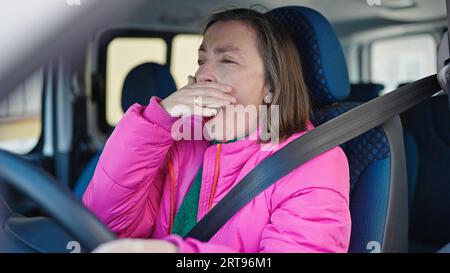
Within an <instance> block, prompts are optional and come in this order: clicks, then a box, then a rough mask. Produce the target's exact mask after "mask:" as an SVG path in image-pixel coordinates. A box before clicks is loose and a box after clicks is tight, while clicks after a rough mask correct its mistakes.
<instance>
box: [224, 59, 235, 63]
mask: <svg viewBox="0 0 450 273" xmlns="http://www.w3.org/2000/svg"><path fill="white" fill-rule="evenodd" d="M222 63H226V64H228V63H230V64H235V63H236V62H235V61H233V60H230V59H223V60H222Z"/></svg>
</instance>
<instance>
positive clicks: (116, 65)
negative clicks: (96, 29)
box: [106, 37, 167, 126]
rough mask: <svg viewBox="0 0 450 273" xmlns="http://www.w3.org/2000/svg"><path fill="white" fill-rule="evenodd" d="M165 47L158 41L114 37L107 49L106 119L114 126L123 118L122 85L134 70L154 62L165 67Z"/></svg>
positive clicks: (164, 44) (163, 42)
mask: <svg viewBox="0 0 450 273" xmlns="http://www.w3.org/2000/svg"><path fill="white" fill-rule="evenodd" d="M166 52H167V44H166V42H165V41H164V40H163V39H161V38H147V37H146V38H124V37H121V38H115V39H113V40H112V41H111V42H110V43H109V45H108V49H107V59H106V120H107V122H108V124H109V125H110V126H115V125H116V124H117V122H118V121H119V120H120V118H121V117H122V115H123V111H122V106H121V96H122V86H123V83H124V81H125V78H126V76H127V74H128V72H130V71H131V70H132V69H133V68H134V67H136V66H138V65H140V64H142V63H146V62H155V63H159V64H166Z"/></svg>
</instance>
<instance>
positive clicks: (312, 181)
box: [83, 9, 351, 252]
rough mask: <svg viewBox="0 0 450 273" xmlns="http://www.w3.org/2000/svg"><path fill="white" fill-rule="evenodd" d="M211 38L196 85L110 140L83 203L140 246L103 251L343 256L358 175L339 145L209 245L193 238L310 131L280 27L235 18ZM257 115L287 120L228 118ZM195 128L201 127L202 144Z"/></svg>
mask: <svg viewBox="0 0 450 273" xmlns="http://www.w3.org/2000/svg"><path fill="white" fill-rule="evenodd" d="M203 34H204V38H203V42H202V45H201V46H200V49H199V59H198V64H199V68H198V70H197V72H196V73H195V77H192V76H189V78H188V84H187V85H186V86H184V87H182V88H181V89H179V90H177V91H176V92H174V93H173V94H172V95H171V96H169V97H167V98H166V99H164V100H161V99H159V98H158V97H152V98H151V100H150V103H149V105H148V106H141V105H138V104H135V105H133V106H132V107H130V108H129V109H128V111H127V113H126V114H125V115H124V117H123V118H122V119H121V121H120V122H119V123H118V125H117V127H116V129H115V131H114V132H113V134H112V135H111V137H110V138H109V140H108V141H107V143H106V146H105V148H104V151H103V154H102V156H101V158H100V161H99V163H98V165H97V168H96V171H95V174H94V177H93V179H92V181H91V182H90V184H89V187H88V188H87V191H86V193H85V194H84V197H83V202H84V204H85V205H86V206H87V207H88V208H89V209H91V210H92V211H93V212H94V213H95V214H96V215H97V216H98V217H99V218H100V220H101V221H103V222H104V223H105V224H106V225H107V226H108V227H109V228H111V230H113V231H114V232H115V233H116V234H117V236H118V237H120V238H134V239H131V240H130V239H128V240H125V239H122V240H117V241H114V242H111V243H108V244H105V245H103V246H101V247H99V248H98V249H97V251H100V252H102V251H106V252H108V251H112V252H114V251H129V252H346V251H347V249H348V245H349V238H350V227H351V221H350V212H349V170H348V163H347V159H346V157H345V154H344V153H343V151H342V150H341V149H340V148H339V147H336V148H334V149H331V150H329V151H328V152H326V153H323V154H322V155H320V156H318V157H316V158H314V159H312V160H310V161H309V162H307V163H306V164H303V165H302V166H301V167H298V168H297V169H295V170H293V171H292V172H291V173H289V174H288V175H286V176H285V177H283V178H282V179H280V180H279V181H277V182H276V183H275V184H273V185H272V186H270V187H269V188H268V189H266V190H265V191H264V192H262V193H261V194H259V195H258V196H256V197H255V198H254V199H253V200H252V201H251V202H249V203H248V204H247V205H246V206H245V207H243V208H242V209H241V210H239V211H238V212H237V213H236V214H235V215H234V216H233V217H232V218H231V219H230V220H229V221H228V222H227V223H226V224H225V225H224V226H223V227H222V228H221V229H220V230H219V231H218V232H217V233H216V234H215V235H214V236H213V237H212V238H211V240H210V241H209V242H200V241H198V240H196V239H193V238H184V235H186V234H187V233H188V231H189V230H190V229H191V228H192V227H193V226H194V225H195V224H196V222H198V221H199V220H200V219H201V218H202V217H203V216H204V215H205V214H207V213H208V211H209V210H211V208H212V207H213V206H214V205H215V204H217V203H218V202H219V201H220V200H221V199H222V198H223V197H224V196H225V195H226V194H227V193H228V192H229V191H230V190H231V189H232V188H233V187H234V186H235V185H236V184H237V183H239V181H240V180H241V179H242V178H243V177H244V176H245V175H246V174H247V173H249V172H250V171H251V170H252V169H253V168H254V167H255V166H256V165H257V164H258V163H259V162H261V161H262V160H264V159H265V158H267V157H268V156H270V155H271V154H273V153H274V152H276V151H277V150H279V149H280V148H282V147H283V146H285V145H286V144H287V143H289V142H290V141H292V140H293V139H295V138H298V137H301V136H302V135H303V134H305V133H306V132H307V131H308V130H311V129H312V128H313V126H312V124H311V123H310V122H309V112H310V106H309V100H308V93H307V88H306V86H305V83H304V80H303V75H302V69H301V65H300V58H299V55H298V52H297V49H296V47H295V45H294V44H293V42H292V40H291V39H290V37H289V35H288V34H287V33H286V32H285V31H284V30H283V29H281V28H280V27H278V25H277V24H276V23H275V22H274V21H272V19H270V18H269V17H268V16H267V15H265V14H262V13H259V12H257V11H254V10H250V9H233V10H228V11H224V12H220V13H216V14H214V15H212V16H211V17H210V18H209V20H208V22H207V24H206V27H205V29H204V33H203ZM260 106H266V107H268V108H269V109H270V110H274V109H275V110H277V111H269V112H270V113H278V115H273V114H268V115H262V114H261V112H260V111H256V112H255V111H244V112H239V111H236V112H237V113H238V114H237V115H236V114H229V113H235V109H236V107H240V109H241V110H242V109H244V110H247V109H251V108H252V107H253V108H261V107H260ZM255 113H256V114H255ZM180 121H181V122H180ZM186 121H189V122H191V123H190V124H189V125H188V126H181V127H183V129H182V130H181V131H182V137H181V134H180V132H181V131H180V130H179V128H180V126H179V125H180V124H182V125H186ZM192 123H193V124H192ZM191 125H193V126H192V127H193V128H198V127H199V126H198V125H200V128H203V129H204V130H201V134H200V138H198V136H199V135H198V133H194V132H192V131H191V130H190V129H192V127H191ZM265 129H267V131H268V132H270V136H271V137H272V138H271V139H267V138H265V139H262V136H263V131H265ZM194 131H195V130H194ZM186 132H189V133H188V134H185V133H186ZM274 133H276V134H274ZM193 135H196V137H195V138H193ZM186 136H187V137H186ZM273 136H275V137H273ZM274 139H276V141H277V142H279V143H278V145H272V146H271V147H272V149H264V147H266V145H268V144H270V143H272V144H274ZM211 140H212V141H211ZM137 238H140V239H137Z"/></svg>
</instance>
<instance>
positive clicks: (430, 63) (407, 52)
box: [371, 34, 437, 94]
mask: <svg viewBox="0 0 450 273" xmlns="http://www.w3.org/2000/svg"><path fill="white" fill-rule="evenodd" d="M436 46H437V45H436V41H435V40H434V39H433V36H431V35H429V34H421V35H414V36H405V37H398V38H393V39H384V40H379V41H375V42H374V43H373V44H372V47H371V79H372V82H376V83H382V84H384V86H385V89H384V90H383V91H381V94H382V93H386V92H389V91H392V90H395V89H396V88H397V87H398V85H399V84H402V83H408V82H412V81H416V80H417V79H420V78H423V77H426V76H429V75H432V74H435V73H436Z"/></svg>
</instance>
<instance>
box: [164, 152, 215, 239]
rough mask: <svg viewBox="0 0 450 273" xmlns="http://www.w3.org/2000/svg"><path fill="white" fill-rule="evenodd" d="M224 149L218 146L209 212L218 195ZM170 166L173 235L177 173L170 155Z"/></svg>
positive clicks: (170, 226) (171, 225)
mask: <svg viewBox="0 0 450 273" xmlns="http://www.w3.org/2000/svg"><path fill="white" fill-rule="evenodd" d="M221 148H222V144H220V143H219V144H217V151H216V167H215V173H214V180H213V185H212V189H211V196H210V198H209V206H208V210H210V209H211V207H212V203H213V198H214V195H215V194H216V188H217V182H218V180H219V173H220V150H221ZM168 164H169V172H170V190H171V196H170V220H169V221H170V222H169V231H170V233H172V227H173V222H174V217H175V215H174V214H175V172H174V170H173V162H172V158H171V156H170V154H168Z"/></svg>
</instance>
